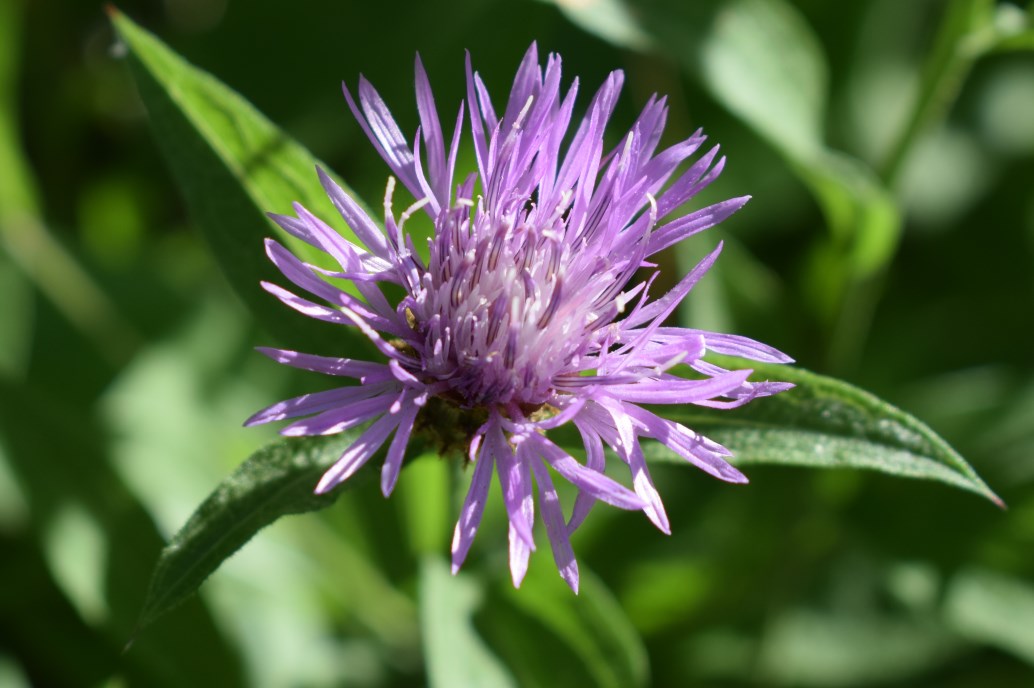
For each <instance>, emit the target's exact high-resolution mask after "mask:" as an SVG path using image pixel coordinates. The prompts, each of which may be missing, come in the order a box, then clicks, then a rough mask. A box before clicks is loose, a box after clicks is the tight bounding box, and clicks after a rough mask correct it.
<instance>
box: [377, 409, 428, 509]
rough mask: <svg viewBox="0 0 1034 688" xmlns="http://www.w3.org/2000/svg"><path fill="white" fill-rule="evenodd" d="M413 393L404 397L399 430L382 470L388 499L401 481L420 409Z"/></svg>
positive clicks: (382, 485)
mask: <svg viewBox="0 0 1034 688" xmlns="http://www.w3.org/2000/svg"><path fill="white" fill-rule="evenodd" d="M411 396H412V394H411V393H407V394H405V395H404V397H403V399H404V401H403V405H402V410H401V411H399V414H398V430H396V431H395V437H394V438H393V439H392V440H391V446H389V447H388V454H387V456H386V457H385V458H384V467H383V468H382V469H381V492H383V493H384V496H385V497H387V496H388V495H390V494H391V492H392V490H394V489H395V483H397V482H398V479H399V469H400V468H402V459H403V458H404V457H405V454H406V446H407V445H408V444H409V435H410V434H411V433H412V431H413V421H415V420H416V414H417V412H419V411H420V407H419V406H417V405H416V404H415V403H413V401H412V399H411V398H410V397H411Z"/></svg>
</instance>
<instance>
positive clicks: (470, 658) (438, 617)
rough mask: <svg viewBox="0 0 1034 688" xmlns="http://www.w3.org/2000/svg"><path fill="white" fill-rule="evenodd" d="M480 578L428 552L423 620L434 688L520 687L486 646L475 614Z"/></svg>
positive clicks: (423, 580)
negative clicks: (458, 570) (454, 571)
mask: <svg viewBox="0 0 1034 688" xmlns="http://www.w3.org/2000/svg"><path fill="white" fill-rule="evenodd" d="M482 592H483V591H482V589H481V588H480V587H479V585H478V583H477V582H476V581H475V580H474V579H472V578H470V577H468V576H466V575H464V574H460V575H457V576H453V575H451V574H450V573H449V568H448V565H447V564H445V563H444V562H443V561H441V560H440V559H438V558H435V557H431V556H428V557H426V558H425V559H424V560H423V562H422V564H421V566H420V625H421V630H422V631H423V641H424V652H425V654H426V656H427V675H428V683H429V685H431V686H434V687H441V688H451V687H452V686H499V688H508V687H509V686H516V685H517V684H516V681H514V679H513V677H512V676H510V674H509V672H508V671H507V670H506V667H505V666H503V664H502V662H500V661H499V659H498V658H497V657H496V656H495V655H493V654H492V652H491V651H490V650H489V649H488V647H486V646H485V643H484V641H483V640H482V639H481V637H480V636H479V635H478V633H477V631H476V630H475V628H474V622H473V618H472V617H473V615H474V612H476V611H477V609H478V606H479V605H480V602H481V598H482Z"/></svg>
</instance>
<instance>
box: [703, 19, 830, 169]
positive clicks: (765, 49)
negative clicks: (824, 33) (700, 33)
mask: <svg viewBox="0 0 1034 688" xmlns="http://www.w3.org/2000/svg"><path fill="white" fill-rule="evenodd" d="M700 59H701V66H702V68H703V72H702V76H703V79H704V82H705V84H706V85H707V87H708V89H709V90H710V91H711V94H712V95H713V96H714V97H715V98H716V99H717V100H718V101H720V102H721V103H722V104H724V105H725V106H726V107H727V108H728V109H729V110H730V111H732V112H733V113H735V114H736V115H737V116H739V117H740V118H741V119H743V120H744V121H745V122H747V123H748V124H749V125H750V126H751V127H752V128H753V129H754V130H755V131H757V132H758V133H759V134H761V135H762V136H763V137H764V138H766V139H768V141H769V142H770V143H772V144H773V145H774V146H775V147H776V148H777V149H779V150H781V151H783V152H785V153H787V154H788V155H789V156H790V157H791V158H795V159H801V158H804V157H808V156H810V155H811V154H812V153H813V152H814V151H815V150H817V149H818V148H819V147H820V146H821V142H822V138H823V135H822V131H823V120H824V119H825V110H826V99H827V74H826V71H827V68H826V62H825V57H824V56H823V54H822V49H821V46H820V44H819V41H818V39H817V38H816V37H815V34H814V32H813V31H812V30H811V28H810V27H809V26H808V25H807V23H806V22H805V21H804V19H803V18H802V17H801V16H800V14H799V13H798V12H797V11H796V10H795V9H794V8H793V7H792V6H791V5H790V4H788V3H785V2H781V1H780V0H735V1H734V2H729V3H725V4H724V5H723V6H722V8H721V10H720V11H719V12H718V13H716V15H715V21H714V24H713V26H712V28H711V31H709V32H708V34H707V37H706V39H705V41H704V43H703V45H702V47H701V48H700ZM694 61H695V60H694Z"/></svg>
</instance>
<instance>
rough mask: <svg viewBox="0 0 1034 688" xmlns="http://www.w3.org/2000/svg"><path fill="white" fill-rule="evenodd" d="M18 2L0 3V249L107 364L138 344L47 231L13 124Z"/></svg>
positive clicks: (86, 275)
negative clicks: (91, 343)
mask: <svg viewBox="0 0 1034 688" xmlns="http://www.w3.org/2000/svg"><path fill="white" fill-rule="evenodd" d="M21 9H22V7H21V3H20V2H4V3H0V179H3V183H2V184H0V250H3V251H4V252H5V253H7V254H8V255H9V256H10V257H11V259H12V261H13V262H14V264H15V265H16V266H17V267H18V269H19V270H20V271H21V272H22V273H23V274H24V275H25V276H26V277H27V278H28V279H29V280H31V281H32V282H33V283H34V284H35V285H36V287H37V288H38V289H39V290H40V292H42V293H43V294H44V295H45V296H46V297H47V298H48V299H49V300H50V301H51V302H52V303H53V304H54V306H55V307H56V308H57V309H58V311H60V312H61V313H62V315H64V316H65V317H66V318H67V319H68V321H69V322H70V323H72V325H73V326H74V327H76V328H77V329H79V330H80V331H81V332H82V333H83V334H84V335H85V336H86V337H87V338H88V339H90V340H91V341H93V342H94V343H95V345H96V346H97V348H98V350H99V351H100V352H101V354H102V355H103V356H104V357H105V358H106V359H107V360H108V361H109V362H111V363H113V364H118V363H121V362H123V361H125V360H127V359H128V358H129V357H130V355H131V354H132V353H133V351H134V350H135V349H136V348H137V347H138V346H139V344H140V342H141V337H140V335H139V334H138V333H137V332H136V330H135V328H133V326H132V325H131V324H130V323H129V322H128V321H127V320H125V319H124V318H123V317H122V315H121V314H120V313H119V312H118V309H117V307H116V306H115V304H114V303H113V302H112V301H111V300H110V299H109V298H108V296H107V295H106V294H105V293H104V292H103V291H102V290H101V288H100V287H99V286H98V285H97V284H96V283H95V282H94V280H93V278H92V277H91V276H90V275H89V273H87V272H86V270H84V269H83V268H82V267H81V266H80V265H79V263H78V262H77V261H76V260H75V258H74V257H73V256H72V254H71V253H69V252H68V251H67V250H66V249H65V248H64V247H63V246H62V245H61V244H60V243H59V242H58V241H57V240H56V239H54V237H53V236H52V235H51V233H50V232H49V231H48V229H47V226H46V223H45V222H44V220H43V219H42V212H41V210H40V204H39V201H38V199H39V193H38V191H37V188H36V182H35V178H34V174H33V172H32V168H31V166H30V165H29V162H28V160H27V159H26V157H25V155H24V153H23V151H22V148H21V136H20V131H19V129H20V127H19V125H18V120H17V114H16V113H17V103H18V100H17V97H16V96H17V94H16V83H17V76H16V75H17V65H18V58H19V55H20V44H19V42H18V40H17V38H18V37H19V36H20V31H19V25H20V23H21V22H20V19H21V15H20V12H21Z"/></svg>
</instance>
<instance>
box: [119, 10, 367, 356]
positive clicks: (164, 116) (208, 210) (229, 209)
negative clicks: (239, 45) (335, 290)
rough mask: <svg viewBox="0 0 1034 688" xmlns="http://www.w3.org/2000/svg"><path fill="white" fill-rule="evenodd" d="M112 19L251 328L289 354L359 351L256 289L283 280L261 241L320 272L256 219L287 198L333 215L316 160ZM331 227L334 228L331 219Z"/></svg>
mask: <svg viewBox="0 0 1034 688" xmlns="http://www.w3.org/2000/svg"><path fill="white" fill-rule="evenodd" d="M112 21H113V22H114V24H115V28H116V29H117V31H118V34H119V36H120V37H121V38H122V40H123V41H125V44H126V45H127V46H128V49H129V63H130V67H131V68H132V72H133V75H134V77H135V79H136V83H137V86H138V89H139V92H140V97H141V98H142V99H143V102H144V105H146V106H147V110H148V113H149V114H150V119H151V124H152V127H153V130H154V133H155V138H156V139H157V141H158V144H159V146H160V148H161V149H162V152H163V153H164V154H165V157H166V160H167V161H168V163H169V166H170V167H171V168H172V171H173V173H174V175H175V177H176V179H177V181H178V182H179V184H180V187H181V188H182V190H183V193H184V196H185V197H186V200H187V203H188V205H189V206H190V210H191V213H192V215H193V217H194V219H195V220H196V222H197V223H198V224H199V225H200V227H201V229H202V231H203V232H204V234H205V236H206V238H207V239H208V241H209V244H210V245H211V247H212V251H213V252H214V253H215V256H216V258H217V260H218V262H219V265H220V267H221V268H222V270H223V272H224V273H225V274H226V276H227V277H228V279H229V281H230V283H231V284H232V285H233V286H234V288H235V289H236V291H237V293H238V294H239V295H240V296H241V298H242V299H243V300H244V302H245V304H246V305H247V306H248V308H249V309H250V310H251V311H252V313H253V314H254V315H255V317H256V318H257V319H258V321H259V322H260V323H261V324H262V325H263V326H265V327H266V328H267V329H268V330H269V331H270V332H271V333H273V334H274V335H276V336H278V337H280V338H281V339H283V340H284V342H286V343H290V344H291V345H294V346H297V347H298V348H304V349H307V350H311V351H321V350H322V351H328V352H329V351H332V350H336V351H340V350H341V341H342V340H346V341H349V343H350V346H365V345H366V344H365V340H364V339H362V338H361V337H359V336H357V335H355V334H354V333H353V332H352V331H351V329H350V328H341V327H336V328H335V327H330V326H327V325H326V324H325V323H319V322H317V321H314V320H312V319H309V318H304V317H302V316H298V315H294V314H292V313H290V312H288V310H287V309H286V308H285V307H284V306H283V305H281V304H280V303H279V302H278V301H277V300H276V299H275V298H273V297H272V296H270V295H269V294H267V293H265V292H264V291H263V290H262V289H261V287H260V286H259V282H260V281H261V280H263V279H266V280H272V281H276V282H282V281H283V278H282V277H281V276H280V275H279V273H278V272H277V271H276V269H275V268H274V267H273V266H272V265H271V264H270V262H269V260H268V259H267V258H266V256H265V249H264V246H263V239H264V238H266V237H275V238H276V239H278V240H279V241H281V243H284V244H285V245H287V246H288V247H289V248H290V249H291V250H292V251H293V252H294V253H295V254H296V255H298V256H299V257H301V258H302V259H303V260H306V261H309V262H313V263H316V264H323V265H324V266H327V257H326V256H324V255H323V254H322V253H320V252H319V251H317V250H316V249H314V248H312V247H311V246H308V245H307V244H305V243H304V242H302V241H299V240H297V239H295V238H294V237H292V236H290V235H289V234H287V233H286V232H284V231H283V230H281V229H280V228H279V227H278V226H276V224H275V223H273V222H272V221H270V220H269V219H268V218H267V217H266V213H267V212H277V213H285V214H289V213H291V212H292V209H291V204H292V203H293V202H295V201H297V202H300V203H302V204H303V205H304V206H306V207H307V208H308V209H309V210H311V211H313V212H314V213H316V214H317V215H320V216H321V217H325V218H328V219H331V218H335V217H337V214H336V212H335V211H334V210H333V207H332V206H331V204H330V202H329V200H328V199H327V198H326V197H325V195H324V194H323V191H322V189H321V187H320V184H319V180H318V179H317V176H316V170H315V167H316V165H317V163H318V161H317V160H316V159H315V158H313V157H312V155H311V154H310V153H309V152H308V151H307V150H305V148H303V147H302V146H301V145H300V144H298V143H297V142H296V141H294V140H293V139H292V138H291V137H290V136H288V135H287V134H286V133H284V132H283V131H281V130H280V129H278V128H277V127H276V126H275V125H274V124H273V123H271V122H270V121H269V120H268V119H266V118H265V117H264V116H263V115H262V114H261V113H260V112H258V111H257V110H255V108H254V107H253V106H252V105H251V104H250V103H248V102H247V101H246V100H244V99H243V98H242V97H241V96H240V95H238V94H237V93H235V92H234V91H232V90H230V89H229V88H227V87H226V86H225V85H223V84H222V83H220V82H219V81H218V80H216V79H215V78H213V77H212V76H210V75H209V74H206V73H205V72H203V71H201V70H199V69H197V68H196V67H193V66H192V65H190V64H188V63H187V62H186V61H185V60H183V59H182V58H181V57H179V56H178V55H176V54H175V53H174V52H172V50H170V49H169V48H168V47H167V46H165V45H164V44H163V43H161V42H160V41H159V40H158V39H157V38H155V37H154V36H153V35H151V34H150V33H148V32H146V31H144V30H143V29H141V28H140V27H139V26H137V25H136V24H134V23H133V22H132V21H131V20H130V19H128V18H127V17H126V16H125V15H123V14H120V13H118V12H117V11H114V10H113V11H112ZM321 166H322V165H321ZM323 167H324V168H325V166H323ZM344 188H345V190H346V191H348V189H347V187H344ZM349 193H351V192H349ZM353 196H354V195H353ZM336 226H337V227H338V229H339V230H341V229H343V223H341V222H338V223H337V225H336ZM345 235H346V236H351V235H350V234H348V233H347V232H345ZM349 338H351V339H349Z"/></svg>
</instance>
